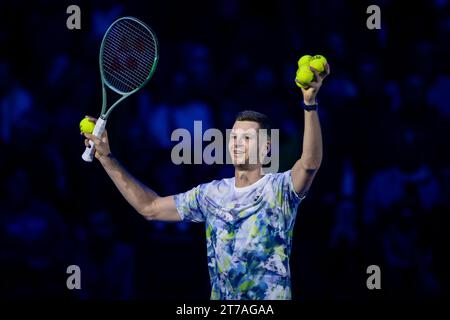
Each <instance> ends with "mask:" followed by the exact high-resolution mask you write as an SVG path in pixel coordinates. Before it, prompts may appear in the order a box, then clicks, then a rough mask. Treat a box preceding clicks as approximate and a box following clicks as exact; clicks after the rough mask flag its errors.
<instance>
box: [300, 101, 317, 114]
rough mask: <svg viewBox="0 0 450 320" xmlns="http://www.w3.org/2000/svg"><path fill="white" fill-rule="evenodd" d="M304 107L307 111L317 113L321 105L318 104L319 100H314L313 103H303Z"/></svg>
mask: <svg viewBox="0 0 450 320" xmlns="http://www.w3.org/2000/svg"><path fill="white" fill-rule="evenodd" d="M302 107H303V109H304V110H305V111H308V112H309V111H317V110H318V108H319V103H318V102H317V100H313V101H305V100H304V101H303V102H302Z"/></svg>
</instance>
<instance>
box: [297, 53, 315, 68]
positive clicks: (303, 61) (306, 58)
mask: <svg viewBox="0 0 450 320" xmlns="http://www.w3.org/2000/svg"><path fill="white" fill-rule="evenodd" d="M311 58H312V57H311V56H310V55H309V54H307V55H304V56H303V57H301V58H300V59H298V66H299V67H301V66H302V65H304V64H308V63H309V61H310V60H311Z"/></svg>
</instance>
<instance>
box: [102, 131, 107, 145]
mask: <svg viewBox="0 0 450 320" xmlns="http://www.w3.org/2000/svg"><path fill="white" fill-rule="evenodd" d="M102 141H103V142H106V143H107V142H108V132H107V131H106V130H105V131H103V133H102Z"/></svg>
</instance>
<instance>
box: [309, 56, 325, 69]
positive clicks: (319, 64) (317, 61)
mask: <svg viewBox="0 0 450 320" xmlns="http://www.w3.org/2000/svg"><path fill="white" fill-rule="evenodd" d="M326 64H327V59H325V57H324V56H321V55H320V54H317V55H315V56H314V57H312V58H311V60H310V61H309V65H310V66H311V67H313V68H314V69H316V70H317V71H319V73H322V72H324V71H325V65H326Z"/></svg>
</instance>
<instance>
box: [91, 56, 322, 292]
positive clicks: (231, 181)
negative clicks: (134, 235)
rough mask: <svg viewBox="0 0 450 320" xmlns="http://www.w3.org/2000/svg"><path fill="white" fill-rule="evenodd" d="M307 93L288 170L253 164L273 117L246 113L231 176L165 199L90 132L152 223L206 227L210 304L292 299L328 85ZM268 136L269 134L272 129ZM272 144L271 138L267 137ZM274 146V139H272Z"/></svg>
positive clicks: (233, 140) (235, 133)
mask: <svg viewBox="0 0 450 320" xmlns="http://www.w3.org/2000/svg"><path fill="white" fill-rule="evenodd" d="M311 70H312V71H313V72H314V74H315V80H314V82H313V83H311V85H310V86H309V87H307V88H305V89H303V88H302V89H301V90H302V93H303V104H302V105H303V108H304V109H305V111H304V118H305V122H304V136H303V150H302V154H301V157H300V158H299V159H298V160H297V161H296V162H295V164H294V165H293V167H292V168H291V169H290V170H288V171H286V172H282V173H275V174H274V173H268V174H263V173H262V170H261V167H262V164H261V161H256V163H254V164H252V163H250V161H249V159H250V154H252V152H253V151H255V148H257V153H259V152H261V154H263V153H265V154H267V152H268V151H269V149H270V142H269V143H267V142H266V143H264V144H263V143H261V142H260V141H262V139H258V135H255V134H253V132H255V131H258V130H259V129H268V130H270V124H269V119H268V118H267V117H266V116H265V115H263V114H261V113H258V112H255V111H243V112H241V113H239V114H238V115H237V118H236V121H235V122H234V125H233V128H232V131H231V135H230V143H229V145H228V148H229V152H230V154H231V158H232V161H233V165H234V168H235V174H234V177H233V178H228V179H222V180H214V181H212V182H209V183H205V184H201V185H199V186H197V187H195V188H193V189H191V190H189V191H187V192H184V193H179V194H176V195H171V196H165V197H163V196H159V195H158V194H157V193H156V192H154V191H153V190H151V189H150V188H148V187H146V186H145V185H143V184H142V183H140V182H139V181H138V180H137V179H135V178H134V177H133V176H131V175H130V174H129V173H128V172H127V171H126V169H125V168H123V167H122V166H121V165H120V163H119V162H118V161H117V159H116V158H115V157H114V156H112V154H111V151H110V147H109V143H108V136H107V133H106V132H105V133H104V134H103V136H102V138H101V139H99V138H97V137H95V136H93V135H91V134H85V136H86V138H87V139H86V140H85V144H86V146H88V145H89V140H91V141H93V142H94V146H95V157H96V158H97V159H98V160H99V161H100V163H101V164H102V166H103V168H104V169H105V171H106V172H107V174H108V175H109V176H110V177H111V179H112V181H113V182H114V184H115V185H116V187H117V188H118V189H119V191H120V192H121V193H122V195H123V196H124V197H125V199H126V200H127V201H128V202H129V203H130V204H131V205H132V206H133V207H134V208H135V209H136V211H137V212H139V213H140V214H141V215H143V216H144V217H145V218H146V219H148V220H161V221H181V220H184V221H192V222H203V223H205V230H206V238H207V257H208V268H209V275H210V281H211V299H214V300H216V299H220V300H227V299H233V300H236V299H251V300H259V299H267V300H278V299H291V279H290V268H289V257H290V253H291V245H292V235H293V228H294V222H295V218H296V214H297V208H298V205H299V204H300V202H301V201H302V200H303V199H304V198H305V196H306V194H307V192H308V190H309V189H310V186H311V183H312V182H313V179H314V177H315V175H316V173H317V170H318V169H319V167H320V165H321V161H322V134H321V129H320V122H319V115H318V111H317V107H318V105H317V101H316V96H317V93H318V91H319V89H320V87H321V85H322V80H323V79H324V78H325V77H326V76H327V75H328V74H329V73H330V68H329V66H328V65H327V66H326V72H325V73H324V74H323V75H320V74H319V73H318V72H317V71H316V70H315V69H311ZM269 132H270V131H269ZM266 141H267V140H266ZM269 141H270V140H269Z"/></svg>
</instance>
